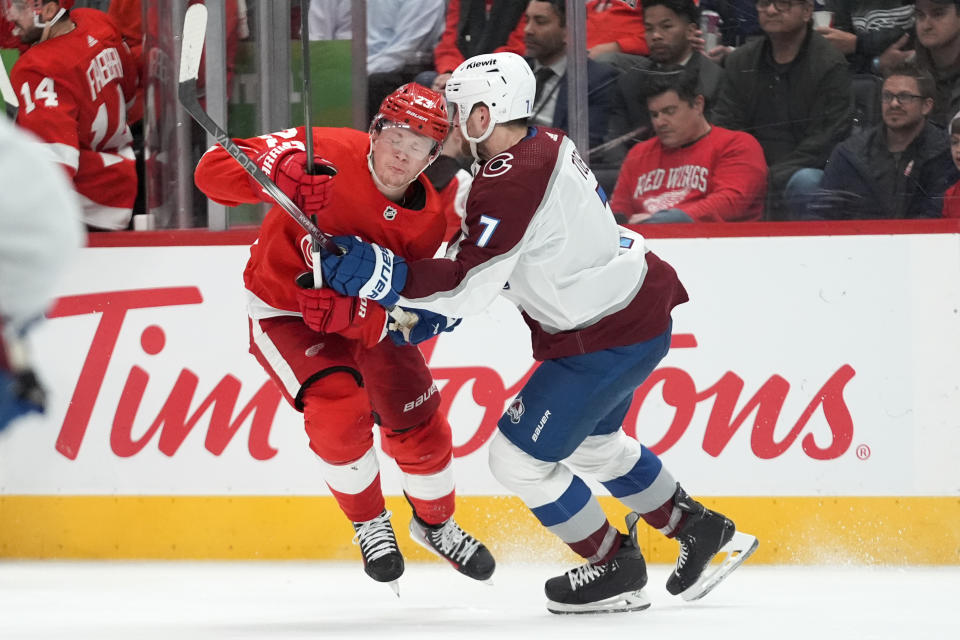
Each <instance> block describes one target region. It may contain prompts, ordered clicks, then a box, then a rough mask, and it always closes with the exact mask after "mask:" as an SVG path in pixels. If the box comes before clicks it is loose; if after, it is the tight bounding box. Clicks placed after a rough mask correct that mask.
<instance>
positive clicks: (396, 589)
mask: <svg viewBox="0 0 960 640" xmlns="http://www.w3.org/2000/svg"><path fill="white" fill-rule="evenodd" d="M384 584H386V585H387V586H388V587H390V588H391V589H392V590H393V594H394V595H395V596H397V597H398V598H399V597H400V582H399V581H398V580H391V581H390V582H386V583H384Z"/></svg>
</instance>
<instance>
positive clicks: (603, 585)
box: [544, 512, 650, 613]
mask: <svg viewBox="0 0 960 640" xmlns="http://www.w3.org/2000/svg"><path fill="white" fill-rule="evenodd" d="M639 519H640V516H638V515H637V514H636V513H633V512H631V513H629V514H627V531H628V532H629V533H628V534H627V535H623V534H620V538H621V541H620V549H619V550H618V551H617V553H616V554H615V555H614V556H613V558H611V559H610V560H609V561H608V562H605V563H596V564H585V565H582V566H580V567H577V568H575V569H571V570H570V571H567V572H566V573H565V574H563V575H562V576H557V577H555V578H550V579H549V580H547V583H546V584H545V585H544V591H545V592H546V594H547V610H548V611H550V612H551V613H613V612H617V611H642V610H643V609H646V608H647V607H649V606H650V600H649V599H648V598H647V595H646V594H645V593H644V592H643V591H642V589H643V587H644V585H646V584H647V565H646V563H645V562H644V560H643V553H641V552H640V546H639V545H638V544H637V521H638V520H639Z"/></svg>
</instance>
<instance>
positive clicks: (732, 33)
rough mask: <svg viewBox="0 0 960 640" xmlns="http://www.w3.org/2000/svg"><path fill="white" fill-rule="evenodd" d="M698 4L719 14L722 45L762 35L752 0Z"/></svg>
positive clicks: (706, 0)
mask: <svg viewBox="0 0 960 640" xmlns="http://www.w3.org/2000/svg"><path fill="white" fill-rule="evenodd" d="M644 6H646V3H644ZM699 6H700V10H701V11H707V10H709V11H716V12H717V14H718V15H719V16H720V42H721V44H722V45H725V46H727V47H738V46H740V45H742V44H743V43H745V42H746V41H747V38H752V37H754V36H762V35H763V31H762V30H761V29H760V23H759V22H758V21H757V4H756V2H755V1H754V0H700V2H699ZM704 54H706V55H708V56H709V55H710V51H704ZM711 58H712V56H711Z"/></svg>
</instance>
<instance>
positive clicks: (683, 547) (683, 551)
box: [677, 540, 689, 571]
mask: <svg viewBox="0 0 960 640" xmlns="http://www.w3.org/2000/svg"><path fill="white" fill-rule="evenodd" d="M679 542H680V556H679V557H678V558H677V571H680V569H683V565H684V563H686V561H687V555H688V554H689V548H688V547H687V542H686V541H684V540H680V541H679Z"/></svg>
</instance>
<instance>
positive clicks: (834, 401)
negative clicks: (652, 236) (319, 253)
mask: <svg viewBox="0 0 960 640" xmlns="http://www.w3.org/2000/svg"><path fill="white" fill-rule="evenodd" d="M435 346H436V341H431V342H429V343H424V345H422V348H423V355H424V358H426V360H427V362H428V363H429V361H430V357H431V355H432V354H433V349H434V348H435ZM695 347H697V340H696V337H695V336H694V335H693V334H683V333H678V334H674V336H673V339H672V342H671V348H673V349H684V348H695ZM536 366H537V365H536V364H534V365H533V366H532V367H531V368H530V370H529V371H527V373H526V374H525V375H524V376H523V377H522V378H521V379H520V380H519V381H517V382H516V384H514V385H511V386H510V387H506V386H505V385H504V382H503V379H502V378H501V377H500V374H499V373H497V372H496V371H495V370H493V369H491V368H489V367H431V371H432V372H433V376H434V379H435V380H436V381H438V382H442V381H446V384H445V385H443V387H442V391H441V398H442V401H441V407H442V409H443V410H444V411H447V412H449V409H450V406H451V404H452V402H453V400H454V398H455V397H456V395H457V393H458V392H459V391H460V389H462V388H463V387H465V386H466V385H467V384H469V383H471V382H472V383H473V392H472V396H473V400H474V402H476V403H477V405H479V406H481V407H483V409H484V413H483V418H482V419H481V421H480V424H479V425H478V426H477V428H476V431H475V432H474V433H473V434H472V435H471V436H470V437H469V438H468V439H467V441H466V442H465V443H463V444H462V445H459V446H455V447H454V455H455V456H457V457H463V456H466V455H469V454H471V453H473V452H475V451H477V450H478V449H480V447H482V446H483V444H484V443H485V442H486V441H487V440H489V439H490V437H491V436H492V435H493V433H494V431H495V430H496V427H497V420H498V419H499V418H500V416H501V415H502V413H503V411H504V410H505V407H506V406H507V403H508V402H509V401H510V400H511V399H512V398H513V397H514V396H515V395H516V394H517V393H518V392H519V391H520V389H521V388H522V387H523V385H524V384H525V383H526V381H527V380H528V379H529V378H530V376H531V375H532V374H533V372H534V370H536ZM855 374H856V372H855V371H854V369H853V367H851V366H850V365H848V364H844V365H842V366H841V367H839V368H838V369H837V370H836V371H835V372H834V373H833V374H832V375H831V376H830V377H829V378H828V379H827V381H826V382H825V383H824V384H823V386H822V387H821V388H820V389H819V390H818V391H817V392H816V393H815V394H814V396H813V397H812V398H811V400H810V402H809V403H808V404H807V406H806V408H805V409H804V411H803V412H802V413H801V415H800V416H799V417H798V418H797V420H796V422H795V423H794V426H793V428H792V429H791V430H790V432H789V433H787V435H786V436H784V437H783V438H781V439H780V440H777V439H776V438H775V435H774V432H775V429H776V427H777V423H778V422H779V420H780V416H781V413H782V411H783V407H784V402H785V401H786V398H787V394H788V392H789V391H790V383H789V382H788V381H787V380H786V379H785V378H783V377H782V376H779V375H772V376H771V377H770V378H769V379H768V380H767V381H766V382H765V383H764V384H763V385H762V386H761V387H760V389H759V390H758V391H757V392H756V393H755V394H754V395H753V396H752V397H751V398H750V399H749V400H748V401H747V403H746V404H745V405H744V406H743V408H742V409H740V411H739V412H738V413H736V415H735V416H734V411H735V409H736V406H737V403H738V401H739V400H740V396H741V393H742V392H743V389H744V382H743V379H742V378H740V377H739V376H738V375H736V374H735V373H733V372H730V371H728V372H727V373H725V374H724V375H723V376H722V377H721V378H720V380H718V381H717V382H716V383H715V384H714V385H712V386H710V387H709V388H707V389H705V390H704V391H699V392H698V391H697V388H696V384H695V383H694V381H693V378H692V377H691V376H690V375H689V374H688V373H687V372H686V371H684V370H682V369H679V368H676V367H662V368H659V369H656V370H655V371H654V372H653V373H652V374H651V375H650V377H649V378H648V379H647V380H646V381H645V382H644V384H643V385H641V386H640V388H638V389H637V391H636V392H635V394H634V400H633V404H632V405H631V407H630V409H629V411H628V412H627V416H626V418H625V419H624V431H625V432H626V433H627V434H628V435H630V436H632V437H636V432H637V420H638V415H639V412H640V409H641V407H642V406H643V403H644V401H645V400H646V398H647V396H648V395H649V394H650V392H651V391H653V390H654V389H655V388H656V387H657V385H660V384H661V383H662V385H663V386H662V390H661V393H662V397H663V400H664V402H666V403H667V404H668V405H669V406H671V407H673V408H674V416H673V420H672V422H671V424H670V427H669V429H668V430H667V432H666V434H664V436H663V437H662V438H661V439H660V440H659V442H657V443H656V444H654V445H653V446H651V447H650V448H651V449H652V450H653V451H654V452H656V453H657V454H662V453H664V452H666V451H668V450H669V449H670V448H671V447H672V446H673V445H675V444H676V443H677V442H678V441H679V440H680V438H681V437H682V436H683V435H684V433H686V431H687V429H688V427H689V426H690V424H691V422H692V420H693V417H694V413H695V411H696V409H697V405H698V403H700V402H704V401H710V400H711V399H712V400H713V405H712V408H711V411H710V417H709V419H708V420H707V425H706V430H705V434H704V438H703V444H702V448H703V450H704V451H705V452H706V453H708V454H709V455H711V456H714V457H717V456H719V455H720V454H721V453H722V452H723V450H724V449H725V448H726V446H727V444H728V443H729V442H730V440H731V439H732V437H733V436H734V434H735V433H736V432H737V430H738V429H739V428H740V426H741V425H742V424H743V423H744V422H745V421H746V419H747V418H748V417H749V416H750V414H751V413H753V412H756V416H755V417H754V421H753V429H752V430H751V434H750V448H751V451H752V452H753V454H754V455H755V456H756V457H757V458H760V459H764V460H768V459H772V458H776V457H778V456H780V455H782V454H783V453H784V452H785V451H786V450H787V449H788V448H789V447H790V446H791V445H792V444H793V442H794V441H795V440H796V439H797V438H798V437H799V436H800V434H801V433H802V431H803V429H804V427H805V426H806V425H807V422H809V420H810V418H811V417H812V416H813V413H814V412H815V411H816V410H817V409H818V408H819V409H822V411H823V415H824V418H825V419H826V422H827V425H828V426H829V428H830V434H831V435H830V441H829V443H827V444H826V446H821V445H820V444H818V443H817V441H816V440H815V438H814V436H813V434H812V433H808V434H806V435H805V436H804V437H803V438H802V440H801V448H802V450H803V452H804V453H805V454H806V455H807V456H808V457H809V458H811V459H814V460H832V459H835V458H838V457H840V456H841V455H843V454H844V453H846V451H847V450H848V449H849V448H850V444H851V442H852V441H853V418H852V416H851V414H850V409H849V407H848V406H847V403H846V400H845V399H844V397H843V391H844V389H845V387H846V385H847V383H848V382H850V380H851V379H852V378H853V377H854V375H855ZM454 426H456V425H454Z"/></svg>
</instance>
